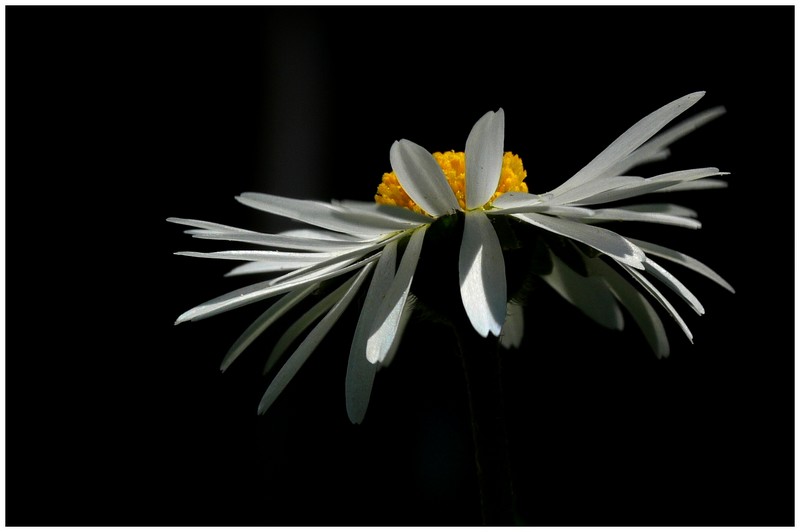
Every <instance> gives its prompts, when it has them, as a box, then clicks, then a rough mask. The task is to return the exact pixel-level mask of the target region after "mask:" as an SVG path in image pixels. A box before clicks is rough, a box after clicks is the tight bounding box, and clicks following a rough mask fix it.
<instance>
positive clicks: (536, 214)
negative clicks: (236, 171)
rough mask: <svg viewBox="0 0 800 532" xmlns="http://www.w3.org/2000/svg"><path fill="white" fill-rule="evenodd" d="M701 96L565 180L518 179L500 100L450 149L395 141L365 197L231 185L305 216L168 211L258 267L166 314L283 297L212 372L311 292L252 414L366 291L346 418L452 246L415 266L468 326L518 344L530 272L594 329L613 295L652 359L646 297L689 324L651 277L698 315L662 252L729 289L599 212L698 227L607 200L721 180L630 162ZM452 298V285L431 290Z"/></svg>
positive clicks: (685, 125) (617, 313) (702, 119)
mask: <svg viewBox="0 0 800 532" xmlns="http://www.w3.org/2000/svg"><path fill="white" fill-rule="evenodd" d="M703 94H704V93H702V92H697V93H693V94H689V95H687V96H684V97H682V98H679V99H677V100H675V101H673V102H671V103H669V104H667V105H665V106H664V107H662V108H660V109H658V110H656V111H654V112H653V113H651V114H649V115H648V116H646V117H645V118H643V119H642V120H640V121H639V122H637V123H636V124H634V125H633V126H632V127H631V128H629V129H628V130H627V131H625V132H624V133H623V134H622V135H621V136H620V137H619V138H617V140H615V141H614V142H613V143H612V144H611V145H610V146H609V147H608V148H606V149H605V150H603V151H602V152H601V153H600V154H599V155H598V156H597V157H595V158H594V159H592V160H591V161H590V162H589V163H588V164H586V166H584V167H583V168H582V169H581V170H579V171H578V172H577V173H576V174H575V175H573V176H572V177H571V178H569V179H567V180H566V181H565V182H563V184H561V185H560V186H558V187H557V188H555V189H554V190H551V191H549V192H546V193H542V194H533V193H530V192H528V188H527V184H526V183H525V181H524V180H525V178H526V172H525V170H524V168H523V166H522V161H521V160H520V158H519V157H518V156H517V155H514V154H512V153H511V152H504V151H503V147H504V127H505V114H504V112H503V110H502V109H500V110H498V111H497V112H491V111H490V112H488V113H486V114H485V115H484V116H483V117H481V118H480V119H479V120H478V122H477V123H476V124H475V125H474V127H473V128H472V131H471V132H470V133H469V136H468V137H467V141H466V146H465V149H464V151H463V152H454V151H451V152H444V153H439V152H437V153H430V152H429V151H428V150H426V149H425V148H423V147H422V146H419V145H418V144H415V143H413V142H411V141H409V140H400V141H397V142H395V143H394V144H393V145H392V147H391V149H390V151H389V160H390V163H391V168H392V172H390V173H387V174H385V175H384V176H383V180H382V183H381V184H380V185H379V187H378V191H377V194H376V196H375V202H358V201H334V202H331V203H324V202H318V201H309V200H301V199H292V198H286V197H279V196H273V195H269V194H262V193H252V192H248V193H244V194H242V195H241V196H239V197H237V198H236V199H237V200H238V201H240V202H241V203H243V204H245V205H247V206H249V207H253V208H255V209H259V210H261V211H264V212H267V213H270V214H274V215H278V216H283V217H287V218H291V219H293V220H297V221H299V222H303V223H304V224H307V225H308V226H311V227H307V228H301V229H294V230H290V231H286V232H282V233H278V234H265V233H260V232H255V231H249V230H246V229H240V228H236V227H231V226H227V225H221V224H217V223H212V222H205V221H200V220H192V219H184V218H170V219H169V221H170V222H174V223H178V224H183V225H187V226H191V227H192V228H193V229H190V230H188V231H187V233H189V234H191V235H192V236H194V237H196V238H203V239H211V240H227V241H232V242H240V243H244V244H250V245H252V244H254V245H256V246H260V247H261V248H266V249H241V250H232V251H221V252H211V253H199V252H182V253H179V254H181V255H188V256H193V257H209V258H216V259H230V260H237V261H244V264H242V265H240V266H237V267H236V268H234V269H233V270H232V271H231V272H230V275H245V274H269V275H270V278H268V279H267V280H263V281H261V282H258V283H255V284H251V285H249V286H246V287H244V288H241V289H238V290H235V291H233V292H230V293H227V294H224V295H222V296H220V297H217V298H215V299H212V300H210V301H208V302H206V303H203V304H201V305H198V306H197V307H195V308H193V309H191V310H189V311H187V312H185V313H184V314H182V315H181V316H180V317H179V318H178V320H177V322H176V323H181V322H185V321H192V320H198V319H202V318H207V317H209V316H213V315H215V314H219V313H221V312H226V311H229V310H233V309H235V308H238V307H241V306H244V305H248V304H250V303H256V302H259V301H262V300H267V299H272V298H276V297H277V296H281V297H280V298H278V299H277V300H275V301H274V302H272V304H271V305H270V306H269V307H268V308H267V309H266V310H265V311H264V313H263V314H261V315H260V316H259V317H258V318H257V319H256V320H255V321H254V322H253V323H252V324H251V325H250V327H248V328H247V329H246V330H245V331H244V333H242V335H241V336H240V337H239V338H238V339H237V340H236V341H235V342H234V344H233V345H232V347H231V348H230V350H229V351H228V353H227V354H226V356H225V357H224V359H223V361H222V370H225V369H226V368H227V367H228V366H229V365H230V364H231V363H232V362H233V361H234V360H235V359H236V358H237V357H238V356H239V355H240V354H241V353H242V352H243V351H244V349H245V348H246V347H247V346H249V345H250V344H251V343H252V342H253V341H254V340H255V338H256V337H258V335H260V334H261V333H262V332H264V330H266V329H267V328H268V327H270V326H271V325H272V324H274V323H275V322H276V321H277V320H279V319H280V318H281V317H283V316H284V315H285V314H286V313H287V312H289V311H290V310H291V309H293V308H294V307H296V306H297V305H298V304H300V303H302V302H306V301H313V304H312V305H310V308H309V309H308V310H307V311H306V312H305V314H303V315H302V317H300V318H299V319H297V320H296V321H295V322H293V323H291V324H290V325H289V326H288V327H287V328H286V332H285V333H284V334H283V335H282V336H281V337H280V338H279V339H278V341H277V342H276V344H275V346H274V348H273V350H272V352H271V353H270V355H269V357H268V360H267V363H266V367H265V371H269V370H271V369H272V368H273V367H274V366H275V365H276V364H277V363H278V362H280V361H282V360H283V359H284V358H285V357H284V355H285V354H286V353H287V352H288V351H289V350H290V349H293V351H292V352H291V354H290V355H289V356H288V358H285V362H283V365H282V366H281V368H280V369H279V371H278V372H277V373H276V375H275V377H274V378H273V379H272V381H271V383H270V385H269V387H268V388H267V390H266V392H265V394H264V396H263V398H262V400H261V402H260V404H259V413H263V412H264V411H266V410H267V409H268V408H269V407H270V405H271V404H272V403H273V402H274V401H275V399H276V398H277V397H278V395H279V394H280V393H281V391H282V390H283V389H284V388H285V387H286V385H287V384H288V382H289V381H290V380H291V379H292V378H293V377H294V376H295V374H296V373H297V371H298V370H299V369H300V367H301V366H302V365H303V363H304V362H305V361H306V360H307V359H308V357H309V355H311V353H312V352H313V351H314V349H315V348H316V347H317V346H318V345H319V343H320V342H321V341H322V339H323V338H324V337H325V335H326V334H327V333H328V332H329V331H330V329H331V327H333V325H334V324H335V323H336V321H337V320H338V319H339V318H340V317H341V315H342V314H343V312H344V311H345V309H346V308H347V307H348V305H350V304H351V303H352V302H353V300H354V299H355V298H356V295H357V294H358V293H359V292H360V291H361V290H362V288H365V291H366V295H365V297H364V298H363V304H362V306H361V310H360V315H359V318H358V322H357V324H356V326H355V332H354V335H353V341H352V344H351V348H350V356H349V361H348V366H347V373H346V378H345V384H346V405H347V412H348V416H349V417H350V419H351V421H353V422H354V423H360V422H361V421H362V420H363V418H364V415H365V413H366V409H367V405H368V402H369V397H370V394H371V390H372V386H373V382H374V378H375V373H376V371H377V370H378V369H379V368H380V367H382V366H386V365H388V364H389V362H390V361H391V359H392V357H393V356H394V354H395V352H396V350H397V348H398V345H399V342H400V339H401V337H402V334H403V330H404V328H405V326H406V324H407V322H408V319H409V316H410V315H411V312H412V311H413V309H414V301H415V299H416V298H415V295H417V296H420V297H422V296H421V294H419V293H417V290H416V288H417V286H418V285H420V283H421V282H420V281H419V279H416V280H415V276H417V277H421V276H423V275H424V274H425V268H420V269H418V264H419V263H420V260H423V261H424V260H425V257H426V256H430V257H433V256H436V254H437V253H440V252H441V249H440V247H442V246H443V247H444V248H447V247H448V246H450V247H451V249H453V250H455V252H456V254H457V267H456V265H455V261H453V262H454V264H453V266H454V267H453V268H452V269H450V268H447V267H446V266H447V265H448V263H447V262H446V261H445V262H443V263H441V264H439V263H438V261H433V262H436V263H437V264H436V266H437V267H435V268H429V269H435V270H437V273H438V275H439V277H437V279H441V280H442V281H443V284H446V285H448V286H451V285H452V286H454V287H455V286H456V280H457V286H458V291H459V293H460V307H459V308H460V309H463V314H464V315H465V316H466V318H467V321H468V323H469V324H470V326H471V327H472V328H473V329H474V331H475V332H476V333H477V334H479V335H480V336H482V337H490V336H491V337H497V338H498V341H499V342H500V343H501V344H502V345H504V346H505V347H517V346H519V345H520V342H521V339H522V331H523V313H522V312H523V311H522V308H523V303H524V301H525V293H526V291H527V290H529V289H530V286H531V285H532V284H535V283H536V282H538V283H539V284H541V282H544V283H545V284H546V285H548V286H550V287H552V288H553V289H554V290H555V292H557V293H558V294H560V295H561V296H562V297H563V298H564V299H566V300H567V301H569V302H570V303H571V304H573V305H575V306H576V307H577V308H579V309H580V310H581V311H582V312H584V313H585V314H586V315H587V316H589V317H590V318H592V319H594V320H595V321H596V322H598V323H599V324H601V325H603V326H605V327H609V328H612V329H622V328H623V324H624V314H623V312H622V310H621V307H622V308H625V309H626V310H627V312H628V315H629V316H631V317H632V318H633V320H634V321H635V322H636V324H637V325H638V326H639V328H640V329H641V330H642V332H643V333H644V336H645V338H646V339H647V342H648V343H649V345H650V346H651V347H652V349H653V351H654V352H655V353H656V355H657V356H659V357H662V356H666V355H667V354H668V353H669V344H668V341H667V336H666V332H665V329H664V325H663V324H662V322H661V319H660V317H659V314H658V313H657V312H656V310H655V309H654V308H653V306H652V304H651V301H654V302H656V303H658V304H659V305H660V306H661V307H662V308H663V310H664V311H665V312H666V313H667V314H668V315H669V316H671V317H672V318H673V319H674V320H675V322H676V323H677V324H678V326H679V327H680V328H681V329H682V330H683V332H684V333H685V335H686V336H687V337H688V338H689V340H691V339H692V334H691V332H690V331H689V328H688V327H687V325H686V322H685V321H684V320H683V318H682V317H681V316H680V314H679V313H678V311H677V310H676V309H675V307H674V306H673V305H672V303H671V302H670V301H669V300H668V299H667V298H666V297H665V295H664V294H663V293H662V291H661V290H662V289H663V288H664V287H666V288H667V289H669V290H670V291H672V292H674V293H675V294H676V295H677V296H678V297H679V298H680V299H683V300H684V301H685V302H686V303H687V304H688V306H689V307H691V308H692V309H693V310H694V311H695V312H696V313H697V314H703V312H704V311H703V306H702V305H701V303H700V301H698V299H697V298H696V297H695V296H694V295H693V294H692V293H691V292H690V291H689V290H688V289H687V288H686V286H684V284H683V283H681V282H680V281H679V280H678V279H677V278H676V277H675V276H673V275H672V274H671V273H670V272H669V271H668V270H667V269H666V268H664V266H663V265H662V264H661V261H667V262H671V263H675V264H678V265H680V266H682V267H685V268H688V269H690V270H694V271H695V272H697V273H699V274H701V275H703V276H705V277H707V278H708V279H710V280H712V281H714V282H716V283H718V284H720V285H721V286H723V287H724V288H726V289H728V290H730V291H733V289H732V288H731V286H730V285H729V284H728V283H727V282H726V281H725V280H723V279H722V278H721V277H720V276H719V275H718V274H716V273H715V272H713V271H712V270H711V269H710V268H708V267H707V266H705V265H704V264H702V263H701V262H699V261H697V260H696V259H693V258H691V257H689V256H687V255H685V254H683V253H681V252H679V251H675V250H672V249H669V248H666V247H663V246H660V245H657V244H653V243H649V242H645V241H642V240H635V239H632V238H625V237H624V236H621V235H620V234H618V233H616V232H613V231H611V230H609V229H606V228H604V227H602V224H604V223H606V222H647V223H656V224H666V225H673V226H678V227H684V228H694V229H697V228H699V227H700V223H699V222H698V220H697V219H696V213H695V212H693V211H692V210H690V209H687V208H684V207H681V206H678V205H674V204H671V203H636V204H627V205H624V206H621V205H620V204H619V203H618V202H619V201H621V200H628V199H631V198H635V197H638V196H642V195H645V194H650V193H663V192H671V191H684V190H696V189H707V188H718V187H724V186H725V185H726V183H725V182H724V181H722V180H720V179H715V178H718V177H719V176H723V175H725V173H724V172H720V171H719V170H718V169H717V168H696V169H690V170H681V171H675V172H669V173H664V174H660V175H656V176H652V177H640V176H635V175H631V174H629V173H628V172H629V170H631V169H632V168H634V167H636V166H639V165H641V164H644V163H647V162H652V161H656V160H661V159H664V158H665V157H666V156H667V155H668V153H669V152H668V149H667V148H668V146H669V145H670V144H671V143H672V142H674V141H675V140H677V139H679V138H681V137H683V136H684V135H686V134H687V133H689V132H691V131H692V130H694V129H695V128H697V127H699V126H701V125H703V124H705V123H706V122H708V121H710V120H712V119H713V118H716V117H717V116H719V115H721V114H722V113H723V112H724V109H723V108H714V109H710V110H708V111H705V112H702V113H700V114H698V115H696V116H694V117H692V118H690V119H688V120H686V121H684V122H682V123H680V124H678V125H676V126H673V127H672V128H670V129H668V130H666V131H664V132H662V133H660V134H659V132H660V131H661V130H662V129H663V128H664V127H665V126H666V125H667V124H668V123H669V122H671V121H672V120H673V119H675V118H676V117H678V116H679V115H680V114H682V113H683V112H684V111H686V110H687V109H688V108H689V107H691V106H692V105H694V104H695V103H696V102H697V101H698V100H699V99H700V98H701V97H702V96H703ZM426 242H427V243H428V244H429V245H426ZM423 248H424V251H425V253H423ZM421 257H422V258H421ZM436 282H438V280H437V281H436ZM412 287H413V288H415V295H412V291H411V289H412ZM446 299H448V298H446ZM452 299H458V298H457V296H456V298H449V299H448V300H447V301H445V303H447V304H450V303H452V301H451V300H452ZM435 301H436V298H435V297H434V298H427V303H431V302H433V303H435ZM434 306H435V305H434ZM465 323H466V322H465ZM312 326H313V327H312ZM309 329H310V330H309ZM301 337H303V339H302V341H300V343H299V344H297V341H298V340H299V339H300V338H301Z"/></svg>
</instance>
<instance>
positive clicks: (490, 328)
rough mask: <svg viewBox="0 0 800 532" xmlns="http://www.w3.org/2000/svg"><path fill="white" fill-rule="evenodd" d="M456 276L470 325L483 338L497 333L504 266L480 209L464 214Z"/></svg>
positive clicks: (503, 302) (503, 315)
mask: <svg viewBox="0 0 800 532" xmlns="http://www.w3.org/2000/svg"><path fill="white" fill-rule="evenodd" d="M458 278H459V282H460V285H461V301H462V302H463V303H464V310H466V312H467V317H469V321H470V323H472V326H473V327H474V328H475V330H476V331H477V332H478V334H480V335H481V336H483V337H484V338H485V337H486V336H488V335H489V333H492V334H493V335H495V336H499V335H500V331H501V329H502V328H503V323H504V322H505V318H506V303H507V300H506V269H505V262H504V261H503V250H502V248H501V246H500V239H499V238H497V233H495V231H494V227H492V222H490V221H489V218H488V217H487V216H486V214H484V212H483V211H471V212H467V213H465V214H464V238H463V239H462V240H461V250H460V252H459V257H458Z"/></svg>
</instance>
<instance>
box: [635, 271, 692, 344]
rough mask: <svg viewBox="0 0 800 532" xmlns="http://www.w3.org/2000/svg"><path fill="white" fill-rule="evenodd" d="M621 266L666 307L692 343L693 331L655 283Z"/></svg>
mask: <svg viewBox="0 0 800 532" xmlns="http://www.w3.org/2000/svg"><path fill="white" fill-rule="evenodd" d="M621 265H622V268H623V269H624V270H625V271H626V272H628V273H629V274H630V275H631V277H633V278H634V279H636V280H637V281H638V282H639V284H641V285H642V286H643V287H644V288H645V290H647V291H648V292H649V293H650V295H651V296H653V297H654V298H655V299H656V301H658V302H659V303H660V304H661V306H662V307H664V309H665V310H666V311H667V313H668V314H669V315H670V316H672V319H674V320H675V322H676V323H677V324H678V326H679V327H680V328H681V330H682V331H683V333H684V334H685V335H686V337H687V338H688V339H689V341H690V342H691V341H692V338H693V336H692V331H690V330H689V327H688V326H687V325H686V322H685V321H683V318H681V315H680V314H678V311H677V310H675V307H673V306H672V304H671V303H670V302H669V300H668V299H667V298H666V297H664V294H662V293H661V292H659V291H658V289H657V288H656V287H655V286H653V283H651V282H650V281H649V280H648V279H647V278H646V277H645V276H644V275H643V274H642V273H641V272H639V271H638V270H634V269H633V268H631V267H630V266H628V265H627V264H621Z"/></svg>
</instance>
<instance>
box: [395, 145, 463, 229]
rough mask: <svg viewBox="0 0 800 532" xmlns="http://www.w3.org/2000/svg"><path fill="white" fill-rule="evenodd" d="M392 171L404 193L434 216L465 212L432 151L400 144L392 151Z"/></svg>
mask: <svg viewBox="0 0 800 532" xmlns="http://www.w3.org/2000/svg"><path fill="white" fill-rule="evenodd" d="M389 160H390V162H391V163H392V170H394V173H395V174H397V180H398V181H399V182H400V185H401V186H402V187H403V190H405V191H406V193H407V194H408V195H409V197H410V198H411V199H412V200H414V202H415V203H416V204H417V205H419V206H420V207H421V208H422V209H423V210H424V211H425V212H427V213H428V214H430V215H431V216H441V215H443V214H449V213H453V212H455V211H457V210H460V209H461V208H460V207H459V205H458V200H457V199H456V195H455V194H454V193H453V189H451V188H450V185H449V184H448V183H447V178H446V177H445V176H444V173H442V169H441V167H440V166H439V164H438V163H437V162H436V159H434V158H433V155H431V154H430V153H429V152H428V150H426V149H425V148H423V147H422V146H420V145H419V144H414V143H413V142H411V141H410V140H405V139H403V140H400V141H397V142H395V143H394V144H392V148H391V150H389Z"/></svg>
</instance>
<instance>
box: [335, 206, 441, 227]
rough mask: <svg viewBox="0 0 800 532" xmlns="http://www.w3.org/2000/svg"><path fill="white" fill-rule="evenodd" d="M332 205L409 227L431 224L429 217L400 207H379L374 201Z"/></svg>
mask: <svg viewBox="0 0 800 532" xmlns="http://www.w3.org/2000/svg"><path fill="white" fill-rule="evenodd" d="M334 204H335V205H341V206H342V207H343V208H345V209H347V210H351V211H361V212H366V213H370V214H374V215H377V216H381V217H388V218H393V219H396V220H398V221H400V222H403V223H406V224H408V225H411V226H417V225H421V224H427V223H430V222H431V219H430V217H429V216H425V215H424V214H419V213H418V212H414V211H412V210H409V209H404V208H402V207H395V206H393V205H381V204H378V203H375V202H374V201H355V200H341V201H337V202H335V203H334Z"/></svg>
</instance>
